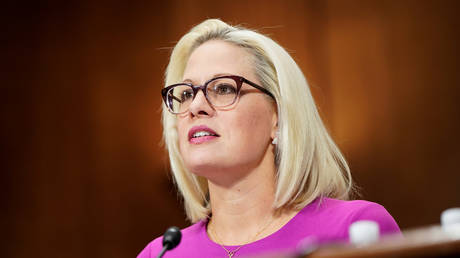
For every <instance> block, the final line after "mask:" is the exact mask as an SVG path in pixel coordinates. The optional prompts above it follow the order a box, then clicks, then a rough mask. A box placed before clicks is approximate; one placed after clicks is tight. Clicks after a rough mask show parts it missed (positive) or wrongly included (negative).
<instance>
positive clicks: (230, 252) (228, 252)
mask: <svg viewBox="0 0 460 258" xmlns="http://www.w3.org/2000/svg"><path fill="white" fill-rule="evenodd" d="M273 221H275V220H274V219H273V218H272V219H271V220H269V221H268V223H267V224H265V226H263V227H262V228H261V229H260V230H259V231H257V234H255V235H254V236H253V237H252V238H250V239H249V240H248V241H247V242H246V244H242V245H240V246H238V247H237V248H236V249H235V250H228V249H227V248H226V247H225V246H224V245H223V244H221V243H222V241H221V240H220V237H219V236H218V235H217V232H216V231H214V228H213V227H209V231H210V233H212V235H213V236H214V238H215V239H216V240H217V241H218V242H217V243H218V244H219V245H220V246H221V247H222V248H223V249H224V250H225V252H227V255H228V258H232V257H233V256H234V255H235V254H236V252H238V251H239V250H240V249H241V247H243V246H245V245H247V244H249V243H251V242H253V241H254V240H255V239H256V238H257V237H258V236H259V235H260V233H262V232H263V231H264V230H265V229H267V228H268V226H270V225H271V224H272V223H273ZM208 225H209V224H208Z"/></svg>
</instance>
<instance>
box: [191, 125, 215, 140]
mask: <svg viewBox="0 0 460 258" xmlns="http://www.w3.org/2000/svg"><path fill="white" fill-rule="evenodd" d="M217 137H219V135H218V134H217V133H216V132H215V131H214V130H212V129H211V128H209V127H207V126H205V125H199V126H194V127H192V128H191V129H190V130H189V131H188V141H189V142H190V143H192V144H200V143H204V142H208V141H211V140H214V139H216V138H217Z"/></svg>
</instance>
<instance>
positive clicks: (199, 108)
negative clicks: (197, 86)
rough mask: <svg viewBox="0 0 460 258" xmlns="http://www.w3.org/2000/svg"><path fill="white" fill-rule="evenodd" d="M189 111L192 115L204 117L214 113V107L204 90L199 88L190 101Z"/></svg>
mask: <svg viewBox="0 0 460 258" xmlns="http://www.w3.org/2000/svg"><path fill="white" fill-rule="evenodd" d="M189 112H190V115H191V116H192V117H203V116H212V115H214V112H215V110H214V108H213V107H212V106H211V104H209V102H208V100H207V99H206V97H205V95H204V93H203V91H202V90H199V91H198V92H197V94H196V96H195V98H194V99H193V100H192V103H190V106H189Z"/></svg>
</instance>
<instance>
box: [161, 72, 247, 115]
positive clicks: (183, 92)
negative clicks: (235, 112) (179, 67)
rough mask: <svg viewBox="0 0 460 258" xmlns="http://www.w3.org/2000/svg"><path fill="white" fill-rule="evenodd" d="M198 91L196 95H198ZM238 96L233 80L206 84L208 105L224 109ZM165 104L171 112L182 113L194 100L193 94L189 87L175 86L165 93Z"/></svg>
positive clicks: (220, 80) (213, 81) (218, 80)
mask: <svg viewBox="0 0 460 258" xmlns="http://www.w3.org/2000/svg"><path fill="white" fill-rule="evenodd" d="M198 92H199V91H197V92H196V93H197V94H198ZM237 95H238V85H237V83H236V81H235V80H234V79H231V78H219V79H215V80H212V81H210V82H208V84H207V86H206V97H207V99H208V101H209V103H210V104H211V105H213V106H215V107H224V106H228V105H231V104H233V103H234V102H235V100H236V98H237ZM166 96H167V102H168V104H169V107H170V109H171V111H173V112H174V113H182V112H185V111H187V110H188V108H189V107H190V104H191V103H192V101H193V99H194V98H195V92H194V90H193V88H192V87H191V86H188V85H177V86H175V87H173V88H171V89H170V90H169V91H168V93H167V95H166Z"/></svg>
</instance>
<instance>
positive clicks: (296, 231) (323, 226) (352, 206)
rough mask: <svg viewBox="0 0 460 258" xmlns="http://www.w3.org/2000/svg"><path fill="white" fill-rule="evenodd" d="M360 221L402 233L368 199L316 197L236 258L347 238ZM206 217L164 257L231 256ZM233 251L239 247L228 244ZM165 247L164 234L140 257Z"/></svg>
mask: <svg viewBox="0 0 460 258" xmlns="http://www.w3.org/2000/svg"><path fill="white" fill-rule="evenodd" d="M319 200H321V201H319ZM358 220H372V221H375V222H377V223H378V224H379V226H380V232H381V235H385V234H392V233H396V234H400V230H399V227H398V224H396V222H395V220H394V219H393V217H392V216H391V215H390V214H389V213H388V212H387V210H386V209H385V208H384V207H383V206H381V205H380V204H377V203H373V202H368V201H361V200H356V201H342V200H335V199H330V198H322V199H319V198H318V199H316V200H315V201H314V202H312V203H310V204H309V205H307V206H305V207H304V208H303V209H302V210H301V211H300V212H299V213H297V214H296V215H295V216H294V217H293V218H292V219H291V220H290V221H289V222H288V223H286V225H284V226H283V227H282V228H280V229H279V230H278V231H276V232H274V233H273V234H271V235H269V236H267V237H265V238H262V239H260V240H257V241H255V242H252V243H249V244H247V245H244V246H243V247H241V248H240V249H239V250H238V251H237V252H236V253H235V255H234V256H233V257H245V256H254V255H261V254H274V253H293V252H298V251H299V250H300V249H301V248H304V247H305V246H307V245H308V244H311V243H316V244H327V243H337V242H345V241H348V227H349V226H350V225H351V224H352V223H353V222H355V221H358ZM206 224H207V220H202V221H199V222H197V223H195V224H193V225H192V226H190V227H188V228H185V229H182V230H181V231H182V241H181V242H180V244H179V245H178V246H177V247H176V248H175V249H173V250H170V251H167V252H166V254H165V256H164V257H165V258H172V257H213V258H215V257H228V254H227V252H226V251H225V250H224V249H223V248H222V246H220V245H219V244H217V243H215V242H213V241H212V240H210V239H209V237H208V235H207V233H206ZM226 248H227V249H228V250H230V251H232V250H235V249H237V248H238V246H226ZM161 249H162V237H158V238H156V239H155V240H153V241H152V242H150V243H149V244H148V245H147V246H146V247H145V248H144V250H143V251H142V252H141V253H140V254H139V255H138V256H137V257H138V258H150V257H151V258H154V257H157V255H158V253H159V252H160V251H161Z"/></svg>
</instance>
